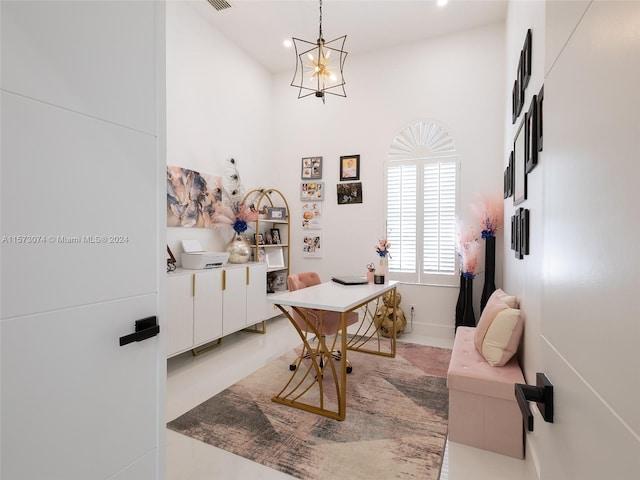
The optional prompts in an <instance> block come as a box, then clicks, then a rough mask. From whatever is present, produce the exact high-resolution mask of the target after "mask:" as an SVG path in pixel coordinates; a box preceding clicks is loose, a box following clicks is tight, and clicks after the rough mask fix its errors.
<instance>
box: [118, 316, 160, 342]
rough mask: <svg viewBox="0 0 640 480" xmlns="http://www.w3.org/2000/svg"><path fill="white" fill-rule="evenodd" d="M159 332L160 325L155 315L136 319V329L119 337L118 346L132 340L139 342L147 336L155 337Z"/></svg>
mask: <svg viewBox="0 0 640 480" xmlns="http://www.w3.org/2000/svg"><path fill="white" fill-rule="evenodd" d="M158 333H160V325H158V320H157V318H156V317H155V316H153V317H147V318H143V319H142V320H136V331H135V333H130V334H129V335H125V336H124V337H120V346H121V347H122V346H124V345H128V344H129V343H132V342H141V341H142V340H146V339H147V338H151V337H155V336H156V335H158Z"/></svg>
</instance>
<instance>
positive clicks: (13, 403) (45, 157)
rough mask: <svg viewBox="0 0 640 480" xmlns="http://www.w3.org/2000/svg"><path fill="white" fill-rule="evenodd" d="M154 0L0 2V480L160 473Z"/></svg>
mask: <svg viewBox="0 0 640 480" xmlns="http://www.w3.org/2000/svg"><path fill="white" fill-rule="evenodd" d="M163 8H164V7H163V6H162V5H161V4H158V3H156V2H136V1H132V2H47V1H42V2H4V1H3V2H1V3H0V19H1V22H2V24H1V44H2V59H1V61H2V65H1V66H2V69H1V71H2V77H1V84H0V86H1V104H2V111H1V115H2V118H1V136H2V143H1V163H0V172H1V175H0V176H1V190H0V197H1V202H0V203H1V217H0V220H1V224H0V228H1V236H2V244H1V245H0V257H1V258H0V260H1V262H2V271H1V276H2V278H1V287H0V294H1V299H0V300H1V304H0V315H1V328H0V342H1V368H2V376H1V381H2V384H1V392H2V401H1V415H2V416H1V422H2V424H1V427H0V429H1V435H2V438H1V449H2V450H1V458H2V462H1V467H0V468H1V472H0V476H1V477H2V478H3V479H11V480H18V479H29V480H31V479H47V480H53V479H65V480H73V479H79V480H80V479H81V480H86V479H107V478H109V479H117V480H123V479H142V478H144V479H153V478H159V476H161V474H162V473H161V467H159V466H160V465H162V464H163V458H162V456H163V453H162V452H163V450H162V448H159V445H161V444H162V442H163V432H164V428H163V425H164V411H163V400H162V399H163V393H162V392H164V365H165V364H164V358H165V348H164V339H163V337H162V336H154V337H152V338H150V339H147V340H145V341H142V342H134V343H131V344H128V345H124V346H120V342H119V339H120V337H122V336H126V335H127V334H130V333H133V331H134V322H135V321H136V320H138V319H141V318H144V317H149V316H157V317H159V318H160V320H161V321H160V324H161V328H162V322H163V318H162V317H163V315H164V312H163V309H161V308H159V302H158V292H159V290H162V288H163V287H162V281H163V279H164V275H162V276H161V275H160V272H161V271H163V270H164V267H163V265H162V263H163V260H164V259H165V258H166V257H165V254H164V246H162V245H160V242H159V238H163V236H164V235H163V234H162V235H161V232H162V233H163V227H161V223H160V222H159V218H160V216H161V210H162V209H161V208H159V206H160V198H161V195H160V186H161V185H162V178H163V177H162V172H163V171H164V165H165V164H166V163H165V161H164V158H162V156H163V155H164V148H163V147H160V146H159V140H160V139H159V137H158V127H157V125H158V124H159V123H161V122H162V121H163V115H164V114H163V110H164V107H163V105H164V100H163V99H162V96H161V92H162V91H163V85H162V83H163V77H162V76H159V75H158V72H159V68H158V65H161V64H162V52H163V49H164V22H163V20H162V16H163ZM162 334H163V332H162V330H161V335H162Z"/></svg>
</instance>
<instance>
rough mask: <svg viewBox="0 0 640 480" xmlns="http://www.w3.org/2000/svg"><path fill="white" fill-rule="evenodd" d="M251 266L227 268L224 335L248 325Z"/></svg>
mask: <svg viewBox="0 0 640 480" xmlns="http://www.w3.org/2000/svg"><path fill="white" fill-rule="evenodd" d="M248 272H249V267H248V266H245V267H238V268H228V269H225V271H224V273H225V281H224V292H223V300H222V309H223V314H222V318H223V322H222V331H223V334H224V335H228V334H229V333H233V332H237V331H238V330H242V329H243V328H245V327H246V326H247V277H248V276H249V273H248Z"/></svg>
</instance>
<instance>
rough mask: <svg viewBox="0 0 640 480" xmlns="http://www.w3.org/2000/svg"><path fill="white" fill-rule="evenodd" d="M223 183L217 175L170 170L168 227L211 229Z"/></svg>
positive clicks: (173, 167) (168, 180) (168, 175)
mask: <svg viewBox="0 0 640 480" xmlns="http://www.w3.org/2000/svg"><path fill="white" fill-rule="evenodd" d="M221 182H222V179H221V178H220V177H217V176H215V175H209V174H206V173H200V172H196V171H195V170H189V169H188V168H182V167H176V166H167V226H168V227H196V228H212V227H213V226H214V220H213V219H214V217H215V213H216V205H217V204H219V202H221V201H222V193H221V191H220V186H221Z"/></svg>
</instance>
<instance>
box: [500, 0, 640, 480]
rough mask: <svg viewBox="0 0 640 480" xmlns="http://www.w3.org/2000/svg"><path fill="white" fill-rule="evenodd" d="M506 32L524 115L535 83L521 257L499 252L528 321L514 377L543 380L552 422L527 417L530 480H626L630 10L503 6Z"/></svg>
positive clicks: (633, 226) (639, 8) (635, 443)
mask: <svg viewBox="0 0 640 480" xmlns="http://www.w3.org/2000/svg"><path fill="white" fill-rule="evenodd" d="M507 25H508V26H507V51H508V62H511V65H508V70H507V75H508V74H509V72H510V71H511V72H513V71H515V69H514V66H515V54H516V51H517V50H519V49H520V48H521V45H522V41H523V39H524V34H525V32H526V29H527V28H532V29H533V41H534V49H533V60H534V62H533V76H532V79H531V81H532V85H531V87H529V89H528V94H527V98H526V102H525V108H528V105H529V101H530V98H531V95H532V94H533V93H537V91H538V89H539V87H540V85H541V84H542V82H543V81H544V85H545V100H544V150H543V152H542V153H541V156H540V159H539V164H538V166H537V168H536V169H535V170H534V171H533V172H532V173H531V174H530V175H529V198H528V199H527V201H526V202H525V203H524V204H522V205H521V206H523V207H525V208H529V209H530V210H531V218H532V219H534V221H533V223H532V226H531V229H532V232H531V234H532V235H531V255H530V256H529V257H525V260H521V261H518V260H515V259H511V257H510V251H509V250H508V248H505V255H506V259H507V260H506V261H505V287H506V289H507V290H508V291H509V292H510V293H514V294H516V295H518V296H519V297H520V299H521V307H522V310H523V312H524V314H525V316H526V329H525V335H524V350H523V352H522V356H521V360H522V362H523V366H524V370H525V376H526V378H527V381H528V382H529V383H533V382H535V372H536V371H542V372H545V373H546V374H547V375H548V376H549V378H550V380H551V381H552V383H554V396H555V409H556V410H555V422H554V423H553V424H550V423H545V422H544V421H543V420H542V418H541V416H540V415H539V414H538V413H537V410H536V409H535V407H534V416H535V431H534V432H533V433H530V434H528V435H527V441H528V450H527V454H528V461H531V462H533V463H535V467H536V470H537V473H538V477H539V478H541V479H549V480H555V479H557V478H580V479H601V478H616V479H631V478H636V477H637V472H638V470H639V469H640V457H639V456H638V452H639V451H640V415H639V414H638V410H637V408H636V407H635V404H636V403H637V402H636V400H635V399H636V398H638V395H639V394H640V379H639V377H638V375H637V369H638V366H640V353H639V350H638V344H639V343H640V327H639V325H640V324H639V323H638V318H640V307H639V303H638V301H637V298H636V297H637V295H638V292H639V291H640V275H639V272H640V257H638V255H636V254H635V253H634V248H635V246H636V245H638V244H639V241H640V229H639V228H638V225H637V223H636V222H635V221H633V220H632V221H629V219H635V218H637V211H636V210H637V204H638V202H637V200H636V199H635V190H636V183H637V178H638V175H639V174H640V167H639V164H638V161H637V159H638V157H639V155H640V145H639V144H638V138H640V130H639V125H640V113H639V111H638V109H637V105H638V104H639V103H640V89H639V88H638V87H639V84H638V78H639V76H640V30H639V28H640V27H639V25H640V2H637V1H634V2H600V1H596V2H588V1H585V2H561V1H551V2H546V4H543V3H541V2H512V3H511V4H510V9H509V14H508V20H507ZM543 49H544V50H543ZM542 52H544V53H545V55H542ZM543 78H544V80H543ZM529 90H530V91H529ZM505 117H510V114H509V115H507V114H506V113H505ZM506 131H507V134H506V135H507V136H509V133H512V128H511V127H510V125H508V126H507V127H506ZM511 213H512V212H510V213H505V217H507V216H508V215H510V214H511ZM602 458H606V459H607V461H606V463H604V462H602V461H601V459H602Z"/></svg>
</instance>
